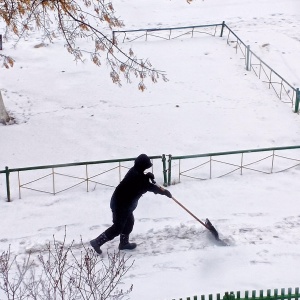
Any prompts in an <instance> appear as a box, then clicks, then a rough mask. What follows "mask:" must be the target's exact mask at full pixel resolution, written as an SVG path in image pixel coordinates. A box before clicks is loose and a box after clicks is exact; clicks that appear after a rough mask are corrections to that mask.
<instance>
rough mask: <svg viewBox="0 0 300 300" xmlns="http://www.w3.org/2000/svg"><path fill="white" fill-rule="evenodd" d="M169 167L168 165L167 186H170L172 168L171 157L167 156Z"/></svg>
mask: <svg viewBox="0 0 300 300" xmlns="http://www.w3.org/2000/svg"><path fill="white" fill-rule="evenodd" d="M168 162H169V165H168V185H171V175H172V172H171V168H172V155H171V154H169V161H168Z"/></svg>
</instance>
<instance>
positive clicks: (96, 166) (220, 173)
mask: <svg viewBox="0 0 300 300" xmlns="http://www.w3.org/2000/svg"><path fill="white" fill-rule="evenodd" d="M134 159H135V158H124V159H115V160H102V161H90V162H78V163H70V164H59V165H46V166H35V167H28V168H14V169H10V168H8V167H6V168H5V170H2V171H0V175H1V174H3V175H4V176H5V180H4V181H5V188H6V198H7V200H8V201H10V200H11V188H12V186H13V187H16V186H17V187H18V193H19V198H21V192H22V190H31V191H35V192H40V193H46V194H51V195H56V194H59V193H62V192H64V191H67V190H69V189H72V188H74V187H77V186H85V187H86V191H87V192H88V191H89V190H91V189H92V188H91V185H94V187H96V186H97V185H101V186H105V187H115V186H116V185H117V184H118V183H119V182H120V181H121V179H122V177H123V175H125V172H123V171H122V170H123V169H128V168H129V167H131V166H132V161H134ZM150 159H151V160H152V162H154V161H156V162H157V163H156V164H154V163H153V165H155V166H156V167H159V169H160V170H161V171H162V173H160V174H161V175H159V172H157V171H156V175H158V179H159V180H161V181H162V183H163V185H164V186H168V185H171V184H175V183H179V182H181V181H182V180H183V179H187V180H207V179H213V178H220V177H224V176H227V175H230V174H233V173H235V174H236V173H238V174H240V175H243V174H245V173H246V172H257V173H263V174H273V173H279V172H283V171H287V170H289V169H292V168H295V167H297V166H299V165H300V146H288V147H274V148H261V149H247V150H237V151H227V152H215V153H204V154H193V155H185V156H173V155H171V154H169V155H165V154H163V155H159V156H150ZM126 163H130V165H126ZM100 166H101V167H102V169H100ZM75 167H77V168H75ZM79 167H82V168H81V169H79ZM71 169H72V170H74V172H73V173H71V172H70V171H69V170H71ZM41 171H43V172H44V173H40V172H41ZM152 171H153V170H152ZM112 172H114V173H113V174H112ZM12 173H15V174H17V180H15V182H14V183H11V178H10V176H11V174H12ZM24 173H26V176H24ZM28 173H30V175H29V174H28ZM100 176H101V181H100V180H99V177H100ZM24 178H25V179H24ZM58 178H64V179H58ZM45 180H47V182H44V181H45ZM62 182H63V184H62ZM37 183H38V184H39V186H38V187H35V186H34V184H37ZM14 190H15V189H14Z"/></svg>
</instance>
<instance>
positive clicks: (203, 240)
mask: <svg viewBox="0 0 300 300" xmlns="http://www.w3.org/2000/svg"><path fill="white" fill-rule="evenodd" d="M113 3H114V6H115V9H116V11H117V15H120V16H121V18H122V19H123V20H124V22H125V25H126V26H125V28H126V29H136V28H147V27H150V28H156V27H176V26H188V25H201V24H210V23H221V22H222V21H226V24H228V25H229V26H230V28H232V29H233V30H234V31H235V32H236V33H237V34H238V35H239V37H240V38H241V39H242V40H243V41H244V42H245V43H246V44H249V45H250V46H251V49H252V50H253V51H254V52H255V53H256V54H257V55H258V56H260V57H261V58H262V59H263V60H264V61H266V62H267V63H268V64H269V65H270V66H271V67H272V68H274V69H275V70H276V71H277V72H278V73H279V74H280V75H281V76H283V77H284V78H285V79H286V80H287V81H288V82H290V83H291V84H292V85H293V86H295V87H300V69H299V63H298V62H299V61H300V38H299V26H300V2H299V1H298V0H277V1H275V3H274V1H271V0H262V1H259V3H258V2H257V3H253V1H250V0H226V1H224V0H222V1H221V0H205V1H200V0H195V1H193V4H190V5H189V4H187V3H186V2H185V1H184V0H182V1H179V0H176V1H167V0H160V1H158V0H155V1H132V2H131V5H130V6H129V5H128V4H127V3H126V1H124V0H116V1H114V2H113ZM0 28H1V25H0ZM40 42H41V39H40V37H39V36H38V34H34V35H32V36H31V38H30V39H29V40H28V41H21V42H20V43H19V45H18V47H17V48H16V49H12V48H11V47H10V45H11V44H10V43H8V44H7V43H6V44H4V51H7V52H8V51H9V52H10V54H11V55H12V56H13V58H14V59H15V60H16V63H15V66H14V68H12V69H10V70H5V69H0V89H1V91H2V95H3V99H4V102H5V105H6V108H7V109H8V111H9V112H10V113H11V114H12V115H13V116H14V117H15V119H16V120H17V124H16V125H13V126H2V125H0V136H1V141H2V142H1V151H0V162H1V165H0V169H1V170H3V169H4V168H5V166H9V167H10V168H14V167H28V166H37V165H47V164H59V163H72V162H80V161H93V160H105V159H117V158H126V157H135V156H137V155H138V154H140V153H147V154H148V155H161V154H163V153H165V154H173V155H187V154H198V153H207V152H221V151H228V150H239V149H253V148H263V147H280V146H292V145H300V129H299V128H300V127H299V122H300V118H299V115H297V114H294V113H293V112H292V109H291V107H290V106H289V105H288V104H285V103H282V102H281V101H280V100H279V99H278V98H276V96H275V95H274V93H273V92H272V90H269V89H268V88H267V87H266V85H265V84H264V83H263V82H261V81H260V80H259V79H257V77H256V76H255V75H254V74H253V73H251V72H247V71H246V70H245V68H244V62H243V61H242V60H241V59H240V56H239V55H237V54H236V53H235V49H233V48H232V47H230V46H228V45H227V44H226V36H224V37H223V38H220V37H217V36H216V37H212V36H208V35H203V36H199V37H196V38H193V39H187V38H181V39H176V40H172V41H163V40H157V41H151V42H142V41H139V42H135V43H130V44H128V43H127V44H126V43H125V44H124V45H122V47H124V48H127V47H132V48H133V50H134V51H135V53H137V54H138V55H139V56H141V57H146V58H149V59H150V61H151V62H152V64H153V65H154V66H155V67H156V68H158V69H161V70H164V71H166V73H167V77H168V79H169V81H168V82H167V83H164V82H158V83H156V84H152V83H150V82H148V85H147V89H146V90H145V91H144V92H143V93H141V92H140V91H138V89H137V82H133V83H132V84H130V85H128V84H125V83H124V84H123V87H122V88H119V87H117V86H115V85H114V84H113V83H112V82H111V80H110V78H109V75H108V74H109V70H108V69H107V68H106V67H105V66H102V67H101V68H100V69H99V68H97V67H95V66H94V65H92V63H91V62H90V61H89V60H88V59H87V60H86V61H85V63H77V64H76V63H74V61H73V58H72V57H71V56H70V55H69V54H68V53H67V51H66V50H65V49H64V47H63V41H62V39H59V38H58V39H57V40H56V41H55V43H54V44H48V45H47V46H46V47H40V48H35V47H34V46H35V45H37V44H39V43H40ZM298 158H299V155H298ZM155 172H160V170H157V171H156V170H155ZM12 176H13V175H12ZM157 176H158V177H159V178H161V174H157ZM299 176H300V168H299V167H296V168H294V169H291V170H289V171H287V172H283V173H279V174H273V175H264V174H256V173H253V174H247V175H243V176H240V175H239V174H236V175H232V176H228V177H224V178H220V179H213V180H208V181H193V180H190V181H185V182H183V183H180V184H177V185H172V186H171V187H170V188H169V189H170V191H171V192H172V194H173V196H174V197H175V198H177V199H178V200H179V201H181V202H182V203H184V205H186V206H187V207H188V208H189V209H190V210H191V211H192V212H193V213H195V214H196V215H197V216H198V217H199V218H201V219H205V218H206V217H209V218H210V220H211V221H212V223H213V224H214V225H215V226H216V228H217V229H218V231H219V232H220V234H221V235H222V237H226V238H228V239H230V241H231V246H230V247H219V246H218V245H216V243H215V241H214V240H213V239H212V237H211V236H210V234H209V233H208V232H207V231H206V230H205V228H204V227H203V226H201V224H199V223H197V222H196V221H195V220H193V219H192V218H191V217H190V216H189V215H188V214H187V213H186V212H185V211H184V210H182V209H181V208H180V207H179V206H178V205H176V204H175V203H174V202H173V201H172V200H170V199H168V198H165V197H162V196H154V195H153V194H150V193H148V194H146V195H145V196H144V197H143V198H142V199H141V200H140V203H139V207H138V208H137V210H136V212H135V218H136V224H135V227H134V231H133V233H132V239H133V240H135V241H136V242H137V243H138V244H139V245H138V248H137V249H136V250H135V251H133V252H131V253H130V254H131V255H132V259H134V260H135V262H134V266H133V268H132V269H131V270H130V272H129V273H128V275H127V276H126V278H125V279H124V282H123V283H124V286H130V285H131V284H133V291H132V293H131V294H130V299H132V300H136V299H145V300H148V299H149V300H150V299H173V298H175V299H178V298H180V297H187V296H192V295H194V294H198V295H200V294H208V293H217V292H220V293H223V292H225V291H232V290H233V291H235V290H246V289H267V288H280V287H296V286H298V285H299V279H298V278H299V276H298V271H297V270H298V269H299V267H300V265H299V264H300V263H299V253H300V252H299V250H300V242H299V238H298V237H299V234H300V228H299V225H300V216H299V212H298V207H299V201H298V198H299V191H298V189H297V182H298V178H299ZM14 180H16V178H15V177H14ZM160 183H161V182H160ZM112 191H113V190H112V189H111V188H102V187H97V188H95V190H93V191H91V192H89V193H86V192H85V190H84V188H82V189H80V188H78V189H75V190H71V191H68V192H65V193H63V194H61V195H57V196H47V195H43V194H39V193H33V192H32V193H30V192H28V193H27V194H26V197H25V196H24V197H23V198H22V199H21V200H19V199H18V190H17V188H14V189H13V190H12V202H11V203H7V202H5V197H6V194H5V193H6V191H5V178H4V176H2V175H1V176H0V200H1V201H0V218H1V220H2V226H1V229H0V236H1V238H0V250H1V251H4V250H5V249H7V247H8V245H9V244H11V247H12V250H13V252H14V253H16V254H20V255H22V254H24V253H25V252H26V251H28V250H30V249H36V248H39V247H41V246H43V245H44V244H45V243H46V242H47V241H48V240H51V238H52V235H53V234H55V235H56V236H57V237H58V238H61V237H62V235H63V233H64V230H63V229H64V226H65V225H67V231H68V239H69V240H70V241H71V240H73V239H74V240H76V241H78V240H79V239H80V237H81V236H82V238H83V240H84V241H85V242H88V241H89V240H90V239H92V238H94V237H95V236H97V235H98V234H100V233H101V232H102V231H103V230H104V229H106V227H107V226H109V225H110V223H111V213H110V209H109V200H110V196H111V193H112ZM117 245H118V240H117V239H115V240H114V241H112V242H109V243H107V244H105V246H104V247H103V250H104V252H105V251H106V250H108V251H113V249H116V248H117ZM104 259H105V257H104ZM286 270H288V272H286ZM283 273H284V276H283Z"/></svg>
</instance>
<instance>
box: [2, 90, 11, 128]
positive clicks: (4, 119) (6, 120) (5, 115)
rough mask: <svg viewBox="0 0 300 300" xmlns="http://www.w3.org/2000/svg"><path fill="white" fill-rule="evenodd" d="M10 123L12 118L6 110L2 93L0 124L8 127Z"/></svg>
mask: <svg viewBox="0 0 300 300" xmlns="http://www.w3.org/2000/svg"><path fill="white" fill-rule="evenodd" d="M10 121H11V118H10V117H9V115H8V113H7V111H6V109H5V106H4V103H3V98H2V94H1V91H0V123H2V124H4V125H7V124H9V123H10Z"/></svg>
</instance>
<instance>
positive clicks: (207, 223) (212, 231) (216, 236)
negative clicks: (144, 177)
mask: <svg viewBox="0 0 300 300" xmlns="http://www.w3.org/2000/svg"><path fill="white" fill-rule="evenodd" d="M152 182H153V183H154V184H156V182H155V181H154V180H152ZM156 186H158V187H159V188H160V189H161V190H162V191H165V189H164V188H163V187H162V186H160V185H158V184H156ZM172 199H173V201H174V202H176V203H177V204H178V205H179V206H181V207H182V208H183V209H184V210H185V211H186V212H188V213H189V214H190V215H191V216H192V217H193V218H194V219H196V220H197V221H198V222H199V223H201V224H202V225H203V226H204V227H205V228H206V229H208V230H209V231H210V232H211V233H212V235H213V236H214V237H215V239H216V240H217V241H220V242H222V243H223V241H222V240H220V238H219V234H218V232H217V230H216V228H215V227H214V226H213V225H212V224H211V222H210V221H209V220H208V219H206V221H205V223H204V222H202V221H201V220H200V219H199V218H198V217H196V216H195V215H194V214H193V213H192V212H191V211H189V210H188V209H187V208H186V207H185V206H184V205H183V204H181V203H180V202H179V201H178V200H176V199H175V198H174V197H173V196H172Z"/></svg>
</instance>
